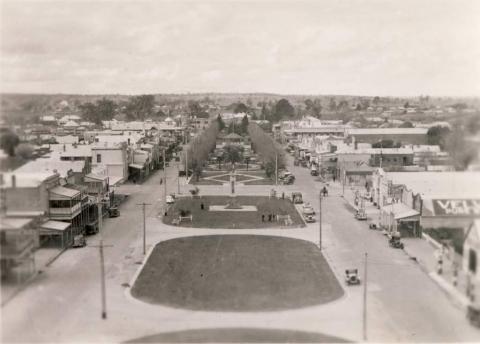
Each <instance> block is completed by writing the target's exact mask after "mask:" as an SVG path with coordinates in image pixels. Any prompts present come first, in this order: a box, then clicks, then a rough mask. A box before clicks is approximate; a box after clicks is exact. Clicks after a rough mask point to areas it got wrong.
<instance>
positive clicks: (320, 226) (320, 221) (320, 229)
mask: <svg viewBox="0 0 480 344" xmlns="http://www.w3.org/2000/svg"><path fill="white" fill-rule="evenodd" d="M318 201H319V212H318V217H319V219H318V248H319V249H320V251H321V250H322V191H320V193H319V195H318Z"/></svg>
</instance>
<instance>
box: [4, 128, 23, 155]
mask: <svg viewBox="0 0 480 344" xmlns="http://www.w3.org/2000/svg"><path fill="white" fill-rule="evenodd" d="M19 143H20V139H19V138H18V136H17V134H15V133H14V132H13V131H11V130H10V129H6V130H2V132H1V133H0V148H1V149H3V150H4V151H5V153H7V154H8V156H15V148H16V147H17V146H18V144H19Z"/></svg>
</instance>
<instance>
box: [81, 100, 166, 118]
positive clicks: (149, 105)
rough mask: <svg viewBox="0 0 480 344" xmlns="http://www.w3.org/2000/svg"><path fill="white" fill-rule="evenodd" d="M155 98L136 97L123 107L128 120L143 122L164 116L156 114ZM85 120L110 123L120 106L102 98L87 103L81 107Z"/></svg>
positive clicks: (159, 113) (160, 113)
mask: <svg viewBox="0 0 480 344" xmlns="http://www.w3.org/2000/svg"><path fill="white" fill-rule="evenodd" d="M154 105H155V97H154V96H153V95H151V94H145V95H140V96H134V97H131V98H130V99H129V101H128V102H127V103H126V104H125V106H124V107H122V111H123V112H124V114H125V116H126V118H127V119H128V120H131V121H134V120H140V121H143V120H145V119H146V118H147V117H149V116H153V115H155V116H163V115H165V114H164V113H163V112H161V111H159V112H157V113H154ZM79 108H80V111H81V113H82V117H83V119H84V120H86V121H89V122H93V123H96V124H101V122H102V121H109V120H111V119H113V118H114V117H115V115H116V114H117V113H119V111H118V109H119V105H118V104H117V103H116V102H114V101H113V100H110V99H107V98H105V97H104V98H102V99H100V100H97V101H96V102H95V103H92V102H86V103H83V104H80V105H79Z"/></svg>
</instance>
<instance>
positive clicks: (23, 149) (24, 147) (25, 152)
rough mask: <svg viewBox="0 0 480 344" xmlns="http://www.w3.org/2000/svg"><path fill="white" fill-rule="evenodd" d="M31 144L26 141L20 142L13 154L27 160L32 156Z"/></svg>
mask: <svg viewBox="0 0 480 344" xmlns="http://www.w3.org/2000/svg"><path fill="white" fill-rule="evenodd" d="M33 151H34V149H33V146H32V145H31V144H28V143H20V144H19V145H18V146H17V147H16V148H15V155H16V156H19V157H21V158H22V159H24V160H29V159H31V158H32V156H33Z"/></svg>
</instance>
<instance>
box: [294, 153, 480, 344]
mask: <svg viewBox="0 0 480 344" xmlns="http://www.w3.org/2000/svg"><path fill="white" fill-rule="evenodd" d="M291 162H292V161H291V159H290V158H289V163H290V167H289V168H290V170H291V171H292V172H293V173H294V174H295V176H296V177H297V181H296V188H297V189H298V190H299V191H301V192H302V193H303V194H304V195H305V196H306V197H305V198H306V199H307V201H310V202H311V203H312V204H313V205H315V206H316V207H317V209H318V207H319V200H318V194H319V190H320V189H321V187H322V186H323V184H322V183H320V182H314V183H315V187H312V181H313V180H314V177H312V176H310V175H309V170H308V169H307V168H302V167H294V166H293V165H292V164H291ZM328 188H329V196H328V197H326V198H323V202H322V210H323V221H322V222H323V223H326V224H328V226H325V227H326V228H327V230H326V231H324V235H323V237H324V245H323V247H324V254H325V255H326V256H327V257H328V258H329V260H330V262H331V264H332V265H333V266H332V268H334V269H335V270H336V271H337V273H338V274H339V275H341V274H342V273H344V270H345V269H346V268H352V267H355V268H359V269H360V271H361V274H362V275H363V272H364V261H365V253H368V260H367V264H368V269H367V271H368V288H367V290H368V293H367V296H368V297H367V319H368V322H367V324H368V339H369V340H370V341H377V342H379V341H390V340H398V341H415V342H418V341H421V342H427V341H435V342H437V341H439V342H457V341H476V342H478V341H480V331H479V330H477V329H475V328H473V327H471V326H470V325H469V324H468V323H467V321H466V319H465V315H464V313H463V312H461V311H460V310H459V309H457V308H455V307H454V306H453V305H452V303H451V302H450V301H449V300H448V298H447V297H446V295H445V294H444V292H443V291H442V290H441V289H440V288H439V287H438V286H437V285H436V284H435V283H434V282H433V281H432V279H431V278H430V277H429V276H428V275H427V274H426V273H425V272H423V271H422V270H421V269H420V267H419V266H418V265H417V263H415V262H414V261H413V260H411V259H409V258H408V256H407V255H406V254H405V253H404V252H403V251H402V250H398V249H393V248H390V247H389V246H388V241H387V239H386V237H385V236H383V235H382V234H381V233H380V232H379V231H372V230H369V229H368V224H367V223H366V222H362V221H358V220H356V219H354V217H353V209H352V208H351V207H350V206H349V205H347V203H346V202H345V200H344V199H343V198H342V188H341V186H340V184H338V183H336V184H334V183H330V186H329V187H328ZM418 240H421V239H418ZM361 277H363V276H361ZM349 289H350V290H352V289H353V288H352V287H350V288H349ZM353 292H360V290H357V291H355V290H354V291H353ZM362 292H363V290H362ZM352 311H355V312H357V311H358V309H355V310H352Z"/></svg>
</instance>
